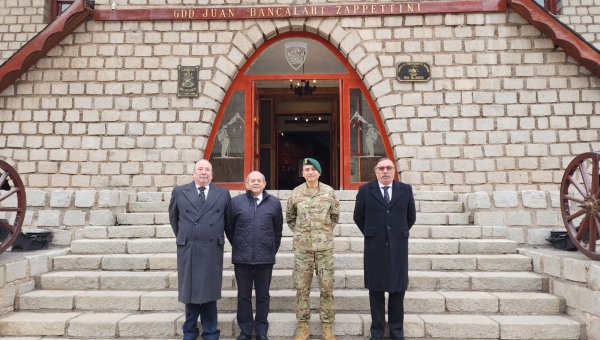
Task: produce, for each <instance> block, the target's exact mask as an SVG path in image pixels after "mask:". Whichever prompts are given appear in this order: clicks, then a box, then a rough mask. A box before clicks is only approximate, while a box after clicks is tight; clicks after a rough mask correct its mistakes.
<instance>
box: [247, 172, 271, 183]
mask: <svg viewBox="0 0 600 340" xmlns="http://www.w3.org/2000/svg"><path fill="white" fill-rule="evenodd" d="M253 172H258V173H259V174H260V175H261V176H262V178H263V182H266V181H267V179H266V178H265V175H263V173H262V172H260V171H251V172H250V174H251V173H253ZM250 174H248V176H246V183H248V182H250Z"/></svg>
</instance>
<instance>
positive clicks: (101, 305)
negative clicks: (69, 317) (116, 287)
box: [75, 290, 144, 311]
mask: <svg viewBox="0 0 600 340" xmlns="http://www.w3.org/2000/svg"><path fill="white" fill-rule="evenodd" d="M142 294H144V292H135V291H106V290H97V291H87V292H84V293H82V294H78V295H77V296H75V308H77V309H80V310H95V311H99V310H100V311H104V310H106V311H108V310H120V311H126V310H131V311H136V310H139V309H140V297H141V296H142Z"/></svg>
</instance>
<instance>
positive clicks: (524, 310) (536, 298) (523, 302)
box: [492, 292, 560, 315]
mask: <svg viewBox="0 0 600 340" xmlns="http://www.w3.org/2000/svg"><path fill="white" fill-rule="evenodd" d="M492 295H494V296H496V297H497V298H498V299H499V301H500V313H504V314H521V315H523V314H542V315H545V314H557V313H560V300H559V299H558V298H557V297H556V296H554V295H551V294H546V293H521V292H514V293H504V292H498V293H497V292H492Z"/></svg>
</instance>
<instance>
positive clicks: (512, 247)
mask: <svg viewBox="0 0 600 340" xmlns="http://www.w3.org/2000/svg"><path fill="white" fill-rule="evenodd" d="M459 246H460V253H461V254H498V253H500V254H513V253H515V252H516V251H517V242H515V241H511V240H500V239H475V240H464V239H463V240H459Z"/></svg>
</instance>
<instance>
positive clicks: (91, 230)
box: [83, 227, 108, 239]
mask: <svg viewBox="0 0 600 340" xmlns="http://www.w3.org/2000/svg"><path fill="white" fill-rule="evenodd" d="M83 237H84V238H86V239H103V238H108V231H107V228H106V227H85V228H83Z"/></svg>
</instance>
